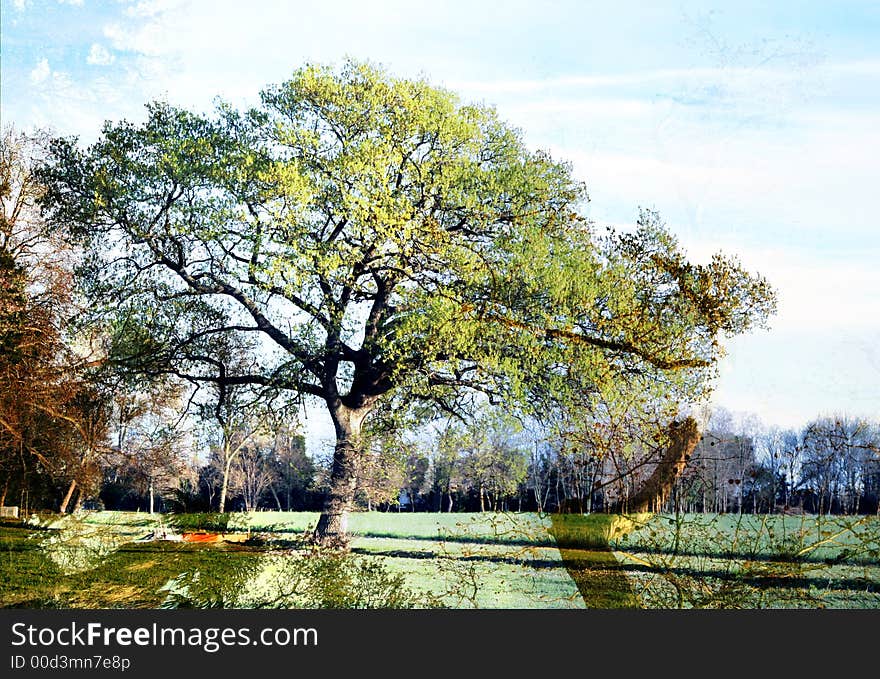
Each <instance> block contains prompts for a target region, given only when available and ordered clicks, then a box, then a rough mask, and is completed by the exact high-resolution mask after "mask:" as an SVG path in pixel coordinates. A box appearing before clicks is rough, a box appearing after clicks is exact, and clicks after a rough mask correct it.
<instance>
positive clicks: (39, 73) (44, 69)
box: [31, 57, 52, 85]
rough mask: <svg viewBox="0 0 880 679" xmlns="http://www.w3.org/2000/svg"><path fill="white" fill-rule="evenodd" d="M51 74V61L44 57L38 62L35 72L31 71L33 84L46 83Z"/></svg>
mask: <svg viewBox="0 0 880 679" xmlns="http://www.w3.org/2000/svg"><path fill="white" fill-rule="evenodd" d="M51 74H52V69H51V68H49V60H48V59H46V58H45V57H44V58H43V59H40V60H39V61H38V62H37V65H36V66H35V67H34V70H32V71H31V82H32V83H33V84H34V85H37V84H39V83H41V82H44V81H45V80H46V79H47V78H48V77H49V76H50V75H51Z"/></svg>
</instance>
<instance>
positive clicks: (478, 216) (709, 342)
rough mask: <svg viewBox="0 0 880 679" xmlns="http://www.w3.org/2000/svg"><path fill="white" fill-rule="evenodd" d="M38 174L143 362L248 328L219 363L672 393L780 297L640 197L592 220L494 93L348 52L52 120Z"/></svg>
mask: <svg viewBox="0 0 880 679" xmlns="http://www.w3.org/2000/svg"><path fill="white" fill-rule="evenodd" d="M43 177H44V179H45V181H46V183H47V185H48V191H47V195H46V197H45V200H44V203H45V207H46V210H47V215H48V218H49V219H50V220H51V222H52V223H53V224H55V225H57V226H59V227H63V228H64V230H65V231H66V232H67V233H68V234H70V236H71V237H72V238H74V239H75V240H77V241H78V242H79V243H82V244H84V245H86V246H87V248H88V250H89V252H90V258H89V259H88V261H87V262H86V264H85V266H84V267H83V268H82V275H83V279H84V280H85V281H86V282H87V284H88V285H87V287H88V289H89V291H90V293H91V297H92V299H93V301H94V305H93V309H94V311H95V313H96V314H97V315H99V316H100V315H103V316H104V317H112V318H114V319H115V323H116V327H117V328H119V329H120V333H119V334H118V335H117V341H116V342H115V345H114V355H115V358H116V360H117V361H119V362H120V363H121V364H123V365H126V366H127V367H128V368H129V369H132V370H141V371H146V372H150V373H154V374H155V373H164V372H169V373H173V374H179V375H183V376H187V377H189V378H190V379H195V380H203V379H211V378H212V376H214V377H216V373H217V371H218V370H220V369H221V368H222V369H226V368H225V367H224V366H222V365H221V364H222V359H220V358H218V357H217V355H216V347H217V345H218V342H221V341H222V340H223V339H224V338H232V337H238V338H239V339H242V338H245V337H246V338H248V341H253V344H252V345H251V346H252V347H253V348H252V353H253V355H255V356H256V355H259V356H260V360H259V361H257V360H255V361H252V362H250V363H247V364H245V365H239V366H236V367H235V371H234V372H235V375H233V378H234V379H236V380H239V381H241V382H249V383H251V384H258V385H271V386H274V387H278V388H281V389H288V390H291V391H293V392H295V393H298V394H311V395H314V396H318V397H320V398H322V399H325V400H326V399H330V400H331V402H332V400H333V399H334V398H336V396H337V395H339V396H340V397H341V398H342V399H343V403H344V404H345V405H347V406H349V407H352V408H361V407H368V408H373V407H375V404H376V402H377V401H378V400H379V399H381V398H383V397H385V398H387V397H389V396H391V395H394V394H397V395H398V396H399V401H400V402H402V403H403V404H404V405H405V406H407V407H408V406H409V405H411V404H413V403H414V402H417V401H424V402H429V403H433V404H435V405H437V406H439V407H441V408H444V409H446V410H458V409H459V406H460V405H461V400H460V399H461V396H462V394H469V393H474V392H483V393H488V394H490V395H491V396H492V397H493V398H499V399H500V398H506V399H510V400H511V402H520V403H522V402H526V403H528V404H530V405H531V406H532V407H533V408H534V409H536V410H539V411H540V410H541V408H543V407H545V406H546V405H547V404H548V403H569V402H571V401H572V399H575V398H577V399H582V398H583V397H584V396H583V395H584V394H587V395H588V398H589V397H590V395H595V396H596V397H597V398H598V397H601V398H602V399H604V400H605V401H606V402H615V401H620V400H622V396H623V394H626V395H628V396H629V397H631V399H633V400H636V401H639V400H641V401H642V402H644V403H651V404H654V403H656V402H657V401H658V400H659V401H662V402H665V403H671V404H673V405H672V406H670V408H671V409H673V410H674V404H677V403H680V402H681V401H682V400H688V399H694V398H698V397H699V396H701V395H702V394H703V393H704V391H705V384H706V382H705V379H706V378H707V377H708V376H710V375H711V370H712V367H713V365H714V363H715V361H716V360H717V358H718V356H719V355H720V352H721V347H720V343H719V339H720V338H721V336H722V335H730V334H736V333H740V332H744V331H745V330H748V329H749V328H750V327H751V326H752V325H755V324H760V323H761V322H762V321H763V320H764V319H765V318H766V316H767V315H768V314H769V313H771V312H772V310H773V306H774V295H773V292H772V290H771V289H770V288H769V286H768V285H767V283H766V281H764V280H763V279H762V278H760V277H756V276H752V275H750V274H748V273H747V272H746V271H744V270H743V269H742V268H741V267H740V265H739V264H738V263H737V262H736V260H734V259H729V258H725V257H722V256H721V255H717V256H716V257H714V258H713V259H712V261H711V263H710V264H708V265H694V264H691V263H688V262H687V261H686V260H685V257H684V255H683V253H682V252H681V250H680V249H679V247H678V244H677V243H676V241H675V239H674V238H673V237H672V235H671V234H670V233H669V232H668V231H667V230H666V229H665V227H664V226H663V225H662V224H661V223H660V220H659V218H658V217H657V216H656V215H654V214H653V213H647V212H646V213H643V214H642V215H641V218H640V220H639V225H638V229H637V230H636V231H635V232H634V233H627V234H618V233H609V234H607V235H604V236H600V235H598V234H597V233H596V232H595V231H596V230H595V228H594V227H593V225H592V224H591V223H590V222H588V221H587V220H586V219H584V218H583V216H582V215H581V212H580V210H581V208H582V206H583V204H584V202H585V201H586V200H587V194H586V191H585V187H584V186H583V184H582V183H580V182H578V181H576V180H575V179H574V177H573V173H572V168H571V167H570V166H569V165H568V164H566V163H563V162H558V161H556V160H555V159H553V158H552V157H551V156H550V155H549V154H547V153H544V152H535V151H532V150H530V149H529V148H528V147H527V146H526V145H525V143H524V142H523V139H522V138H521V136H520V134H519V133H518V132H517V131H515V130H513V129H511V128H510V127H509V126H507V125H506V124H505V123H504V122H502V121H501V120H499V118H498V116H497V114H496V112H495V111H494V110H493V109H491V108H487V107H482V106H474V105H469V104H464V103H462V102H461V101H459V99H458V98H457V97H456V96H455V95H454V94H453V93H451V92H448V91H446V90H443V89H440V88H437V87H433V86H431V85H429V84H428V83H426V82H425V81H423V80H406V79H398V78H394V77H392V76H390V75H388V74H387V73H385V72H384V71H382V70H381V69H378V68H375V67H373V66H371V65H368V64H363V63H357V62H348V63H346V64H345V65H344V66H343V67H342V68H341V69H339V70H332V69H330V68H326V67H321V66H312V65H310V66H306V67H304V68H301V69H299V70H297V71H295V72H294V74H293V76H292V78H291V79H290V80H288V81H287V82H284V83H282V84H280V85H277V86H273V87H270V88H268V89H267V90H265V91H264V92H263V95H262V102H261V104H260V106H259V107H257V108H255V109H253V110H251V111H246V112H239V111H235V110H233V109H232V108H231V107H229V106H221V107H220V108H219V109H218V110H217V112H216V114H215V115H214V116H213V117H207V116H202V115H198V114H194V113H191V112H187V111H184V110H181V109H177V108H174V107H171V106H169V105H167V104H161V103H157V104H151V105H149V106H148V116H147V121H146V122H145V123H144V124H142V125H139V126H138V125H134V124H131V123H128V122H122V123H118V124H111V123H108V124H107V126H106V127H105V129H104V133H103V136H102V137H101V139H100V140H99V141H98V142H97V143H95V144H94V145H92V146H91V147H89V148H87V149H79V148H78V147H77V146H76V145H75V144H73V143H72V142H69V141H64V140H56V141H55V142H54V144H53V152H52V158H51V161H50V162H49V163H48V164H47V166H46V167H45V168H44V171H43ZM121 253H124V255H121ZM256 337H259V338H260V339H259V340H256V339H255V338H256ZM246 343H247V342H246ZM230 374H231V373H229V371H228V370H227V371H226V373H225V375H226V377H229V375H230Z"/></svg>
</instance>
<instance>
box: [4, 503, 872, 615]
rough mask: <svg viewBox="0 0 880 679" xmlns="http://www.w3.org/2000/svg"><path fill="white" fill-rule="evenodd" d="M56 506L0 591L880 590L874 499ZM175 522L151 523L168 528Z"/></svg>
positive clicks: (214, 598)
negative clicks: (475, 506) (171, 508)
mask: <svg viewBox="0 0 880 679" xmlns="http://www.w3.org/2000/svg"><path fill="white" fill-rule="evenodd" d="M317 518H318V515H317V513H309V512H290V513H288V512H256V513H251V514H244V513H241V514H226V515H217V514H212V515H198V514H185V515H158V514H157V515H153V516H150V515H149V514H140V513H131V512H92V513H83V514H81V515H75V516H65V517H58V516H57V515H42V516H41V517H40V518H39V520H36V519H34V518H33V517H32V518H31V519H30V521H29V522H27V523H22V524H17V523H5V524H2V526H0V606H3V607H6V608H9V607H26V608H57V607H61V608H156V607H165V608H173V607H238V608H261V607H297V608H299V607H302V608H316V607H323V608H352V607H361V608H362V607H388V606H390V607H401V608H412V607H452V608H474V607H479V608H584V607H586V608H692V607H697V608H773V607H775V608H780V607H781V608H801V607H810V608H815V607H833V608H880V519H878V518H877V517H815V516H780V515H768V516H756V515H733V514H727V515H719V514H706V515H702V514H681V515H648V514H644V515H633V516H619V515H605V514H593V515H558V514H554V515H543V516H539V515H537V514H501V513H497V514H493V513H485V514H480V513H475V514H465V513H453V514H432V513H379V512H364V513H355V514H352V515H351V518H350V525H349V529H350V530H351V532H352V534H353V540H352V542H351V547H350V551H348V552H346V553H336V552H329V551H327V550H316V549H314V548H312V547H309V545H308V544H307V543H306V542H304V541H303V539H302V538H303V535H304V534H305V533H306V532H307V531H308V530H309V529H310V528H311V527H313V526H314V525H315V522H316V521H317ZM161 537H165V538H170V539H155V538H161Z"/></svg>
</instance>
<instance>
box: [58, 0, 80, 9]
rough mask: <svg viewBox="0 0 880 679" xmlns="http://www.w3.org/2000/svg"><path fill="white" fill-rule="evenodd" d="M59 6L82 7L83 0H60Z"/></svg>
mask: <svg viewBox="0 0 880 679" xmlns="http://www.w3.org/2000/svg"><path fill="white" fill-rule="evenodd" d="M58 4H59V5H72V6H73V7H82V6H83V0H58Z"/></svg>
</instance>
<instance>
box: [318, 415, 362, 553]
mask: <svg viewBox="0 0 880 679" xmlns="http://www.w3.org/2000/svg"><path fill="white" fill-rule="evenodd" d="M368 412H369V407H362V408H359V409H352V408H348V407H346V406H344V405H342V404H338V405H335V406H334V405H330V415H331V417H332V418H333V424H334V427H335V429H336V448H335V450H334V451H333V466H332V468H331V470H330V493H329V494H328V496H327V501H326V502H325V504H324V510H323V511H322V512H321V516H320V518H319V519H318V525H317V526H316V527H315V540H316V541H317V542H319V543H321V544H322V545H325V546H327V547H347V546H348V514H349V512H350V511H351V509H352V507H353V506H354V497H355V491H356V490H357V476H358V474H357V472H358V467H359V464H360V453H361V448H360V443H361V441H360V438H361V425H362V424H363V422H364V418H365V417H366V416H367V413H368Z"/></svg>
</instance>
